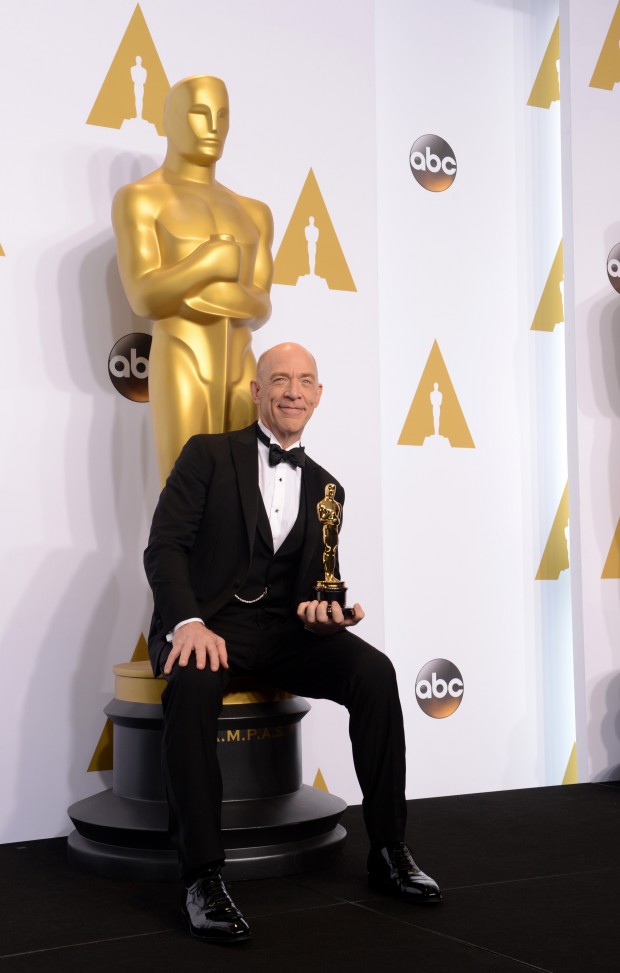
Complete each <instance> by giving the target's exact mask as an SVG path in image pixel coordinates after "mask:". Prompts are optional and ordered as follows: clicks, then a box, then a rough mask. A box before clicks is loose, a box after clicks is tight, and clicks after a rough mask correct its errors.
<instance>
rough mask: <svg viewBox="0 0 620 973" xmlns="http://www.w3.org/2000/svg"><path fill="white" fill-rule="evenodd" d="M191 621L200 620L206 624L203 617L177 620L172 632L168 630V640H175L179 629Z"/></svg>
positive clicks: (202, 623)
mask: <svg viewBox="0 0 620 973" xmlns="http://www.w3.org/2000/svg"><path fill="white" fill-rule="evenodd" d="M189 622H200V624H201V625H204V621H203V619H202V618H184V619H183V621H182V622H177V624H176V625H175V626H174V628H173V629H172V631H171V632H168V634H167V635H166V641H167V642H172V640H173V638H174V636H175V635H176V634H177V632H178V630H179V629H180V628H181V627H182V626H183V625H188V624H189Z"/></svg>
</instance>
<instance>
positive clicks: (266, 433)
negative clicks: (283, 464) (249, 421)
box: [257, 419, 301, 449]
mask: <svg viewBox="0 0 620 973" xmlns="http://www.w3.org/2000/svg"><path fill="white" fill-rule="evenodd" d="M257 421H258V425H259V426H260V428H261V429H262V431H263V432H264V433H265V435H266V436H267V437H268V439H269V441H270V442H272V443H276V445H278V446H279V445H280V443H279V442H278V440H277V439H276V438H275V436H274V435H273V433H272V431H271V429H267V426H265V425H264V424H263V423H262V422H261V421H260V419H258V420H257ZM258 445H259V446H262V447H263V449H267V447H266V446H265V444H264V443H262V442H261V441H260V439H259V440H258ZM295 446H301V439H298V440H297V442H296V443H291V445H290V446H287V447H286V448H287V449H294V448H295Z"/></svg>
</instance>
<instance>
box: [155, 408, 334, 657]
mask: <svg viewBox="0 0 620 973" xmlns="http://www.w3.org/2000/svg"><path fill="white" fill-rule="evenodd" d="M302 476H303V479H304V488H305V502H306V505H307V511H306V535H305V541H304V545H303V548H302V552H301V556H300V559H299V568H298V571H297V578H296V584H295V603H294V605H292V606H291V609H292V610H294V609H295V608H296V607H297V605H298V604H299V602H301V601H308V600H310V599H312V598H313V597H314V595H313V592H312V589H313V587H314V585H315V584H316V582H317V580H318V579H319V578H321V577H322V576H323V532H322V527H321V524H320V523H319V520H318V518H317V514H316V506H317V503H318V502H319V500H320V499H321V498H322V497H323V496H324V495H325V485H326V484H327V483H335V484H336V499H337V500H338V501H339V502H340V503H344V490H343V489H342V487H341V485H340V484H339V483H338V481H337V480H336V479H335V477H333V476H332V475H331V474H330V473H328V472H327V471H326V470H324V469H322V467H320V466H319V465H318V464H317V463H315V462H314V461H313V460H312V459H310V457H309V456H307V457H306V464H305V466H304V468H303V473H302ZM259 497H260V490H259V486H258V445H257V437H256V423H254V424H253V425H251V426H248V427H247V428H246V429H241V430H239V431H238V432H229V433H222V434H217V435H202V436H193V437H192V438H191V439H190V440H189V441H188V442H187V443H186V445H185V446H184V447H183V450H182V452H181V454H180V456H179V458H178V460H177V462H176V464H175V466H174V469H173V470H172V473H171V474H170V476H169V477H168V480H167V482H166V486H165V487H164V489H163V491H162V494H161V496H160V498H159V503H158V504H157V508H156V510H155V514H154V517H153V524H152V527H151V533H150V537H149V542H148V546H147V548H146V551H145V552H144V566H145V570H146V575H147V578H148V580H149V584H150V586H151V588H152V590H153V601H154V611H153V620H152V623H151V629H150V633H149V654H150V657H151V662H152V665H153V669H154V671H155V673H156V674H157V671H158V659H159V656H160V653H161V650H162V648H163V646H164V644H165V641H166V635H167V633H168V632H170V631H172V629H173V628H174V626H175V625H177V624H178V622H180V621H183V619H186V618H202V619H203V620H204V621H205V622H206V623H207V625H208V624H209V619H210V618H211V617H212V616H213V615H214V614H215V613H216V612H217V611H218V610H219V609H220V608H222V607H223V605H225V604H226V603H227V602H229V601H230V600H231V599H232V598H233V596H234V594H235V592H236V591H239V590H240V589H241V588H242V586H243V583H244V581H245V579H246V577H247V574H248V571H249V568H250V564H251V560H252V548H253V544H254V538H255V536H256V520H257V516H258V503H259Z"/></svg>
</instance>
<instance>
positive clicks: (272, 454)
mask: <svg viewBox="0 0 620 973" xmlns="http://www.w3.org/2000/svg"><path fill="white" fill-rule="evenodd" d="M256 435H257V436H258V438H259V439H260V441H261V443H264V444H265V446H268V447H269V465H270V466H277V465H278V463H282V462H284V463H290V465H291V466H292V467H296V466H303V465H304V463H305V462H306V453H305V450H304V447H303V446H295V448H294V449H282V447H281V446H278V444H277V443H272V442H270V441H269V439H268V438H267V436H266V435H265V433H264V432H263V430H262V429H261V428H260V426H257V427H256Z"/></svg>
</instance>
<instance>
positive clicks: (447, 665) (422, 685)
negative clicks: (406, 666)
mask: <svg viewBox="0 0 620 973" xmlns="http://www.w3.org/2000/svg"><path fill="white" fill-rule="evenodd" d="M463 692H464V687H463V677H462V675H461V673H460V672H459V670H458V669H457V668H456V666H455V665H454V663H452V662H449V661H448V660H447V659H433V660H432V661H431V662H427V663H426V665H425V666H423V667H422V668H421V669H420V671H419V673H418V678H417V679H416V681H415V695H416V699H417V701H418V706H419V707H420V709H421V710H423V711H424V712H425V713H426V715H427V716H432V717H433V719H435V720H443V719H444V718H445V717H446V716H452V714H453V713H454V711H455V710H457V709H458V708H459V706H460V705H461V700H462V698H463Z"/></svg>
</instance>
